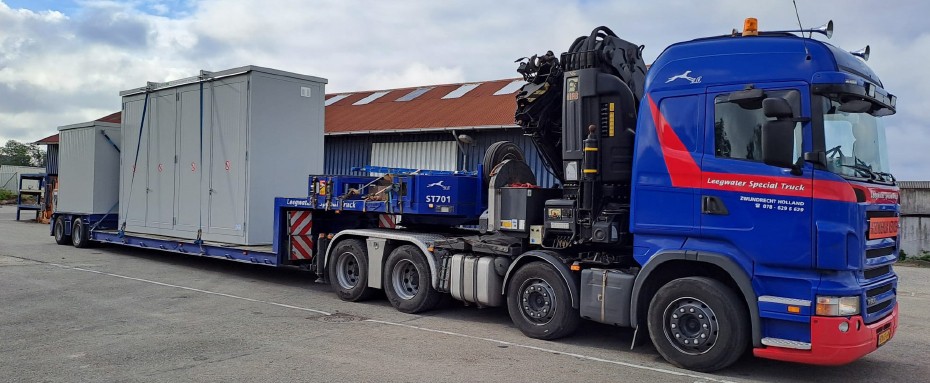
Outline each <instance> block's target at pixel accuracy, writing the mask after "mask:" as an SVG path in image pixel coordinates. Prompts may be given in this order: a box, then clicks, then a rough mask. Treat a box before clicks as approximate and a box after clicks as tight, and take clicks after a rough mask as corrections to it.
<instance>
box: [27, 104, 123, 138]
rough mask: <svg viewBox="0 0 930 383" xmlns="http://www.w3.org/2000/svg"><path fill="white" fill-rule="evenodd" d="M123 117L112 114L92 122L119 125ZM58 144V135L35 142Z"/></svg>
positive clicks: (116, 113) (119, 113) (120, 113)
mask: <svg viewBox="0 0 930 383" xmlns="http://www.w3.org/2000/svg"><path fill="white" fill-rule="evenodd" d="M122 115H123V113H122V112H115V113H110V114H108V115H106V116H103V117H100V118H98V119H96V120H94V121H91V122H106V123H110V124H119V123H120V121H121V120H122ZM77 125H91V124H90V123H83V124H77ZM69 126H70V125H69ZM58 143H59V139H58V134H53V135H51V136H48V137H45V138H43V139H41V140H38V141H36V142H34V144H36V145H58Z"/></svg>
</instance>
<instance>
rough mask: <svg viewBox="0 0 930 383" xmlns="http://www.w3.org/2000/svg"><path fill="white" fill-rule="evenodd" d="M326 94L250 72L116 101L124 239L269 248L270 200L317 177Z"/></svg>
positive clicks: (316, 86) (293, 80)
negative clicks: (130, 235) (132, 235)
mask: <svg viewBox="0 0 930 383" xmlns="http://www.w3.org/2000/svg"><path fill="white" fill-rule="evenodd" d="M325 84H326V80H325V79H322V78H319V77H313V76H305V75H300V74H295V73H289V72H283V71H279V70H274V69H268V68H261V67H256V66H247V67H242V68H234V69H230V70H225V71H221V72H212V73H211V72H202V73H201V76H199V77H193V78H189V79H182V80H177V81H172V82H168V83H149V85H148V86H147V87H144V88H138V89H133V90H128V91H123V92H120V95H121V96H123V118H122V129H123V136H124V142H125V143H126V145H124V146H126V149H125V150H123V152H122V177H121V183H120V190H121V192H120V201H121V204H122V205H121V207H120V220H121V221H125V223H126V231H128V232H138V233H145V234H155V235H165V236H171V237H178V238H184V239H195V238H196V237H197V232H198V230H202V232H203V236H202V239H203V240H206V241H215V242H223V243H231V244H237V245H265V244H270V243H271V242H272V231H273V219H274V211H273V208H274V197H285V196H306V195H307V175H308V174H312V173H317V174H318V173H322V171H323V98H324V94H325V91H324V86H325ZM146 94H147V95H148V101H146ZM143 111H145V118H144V120H143V118H142V117H143V116H142V114H143ZM140 132H141V139H140ZM136 147H138V148H139V150H138V155H137V154H136ZM137 156H138V158H137ZM121 223H122V222H121Z"/></svg>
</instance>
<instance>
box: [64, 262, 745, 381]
mask: <svg viewBox="0 0 930 383" xmlns="http://www.w3.org/2000/svg"><path fill="white" fill-rule="evenodd" d="M46 264H47V265H50V266H55V267H59V268H62V269H68V270H76V271H84V272H88V273H94V274H99V275H106V276H109V277H114V278H121V279H127V280H130V281H137V282H144V283H151V284H153V285H158V286H165V287H173V288H176V289H182V290H188V291H196V292H199V293H204V294H209V295H216V296H221V297H226V298H232V299H239V300H243V301H246V302H254V303H264V304H267V305H272V306H277V307H283V308H288V309H294V310H301V311H308V312H314V313H318V314H323V315H332V313H328V312H326V311H322V310H316V309H311V308H306V307H300V306H294V305H289V304H284V303H277V302H271V301H265V300H261V299H254V298H247V297H241V296H238V295H232V294H226V293H219V292H215V291H209V290H203V289H198V288H194V287H187V286H179V285H173V284H170V283H164V282H158V281H153V280H150V279H143V278H136V277H130V276H126V275H120V274H113V273H107V272H104V271H98V270H91V269H85V268H82V267H74V266H67V265H61V264H57V263H46ZM365 322H369V323H378V324H383V325H389V326H398V327H405V328H409V329H413V330H419V331H425V332H431V333H437V334H443V335H449V336H456V337H461V338H467V339H473V340H481V341H485V342H491V343H496V344H500V345H506V346H511V347H518V348H523V349H527V350H534V351H541V352H546V353H550V354H557V355H564V356H571V357H575V358H579V359H584V360H589V361H592V362H600V363H607V364H613V365H617V366H624V367H630V368H635V369H639V370H646V371H652V372H658V373H662V374H667V375H674V376H681V377H688V378H694V379H699V380H701V381H710V382H719V383H734V382H732V381H729V380H724V379H718V378H715V377H712V376H707V375H697V374H694V373H689V372H686V371H684V370H681V371H675V370H669V369H664V368H658V367H649V366H644V365H641V364H635V363H629V362H621V361H618V360H610V359H604V358H598V357H595V356H588V355H583V354H577V353H573V352H566V351H559V350H553V349H548V348H543V347H536V346H530V345H525V344H520V343H513V342H508V341H504V340H498V339H493V338H485V337H480V336H474V335H468V334H462V333H457V332H452V331H445V330H436V329H431V328H426V327H419V326H413V325H409V324H403V323H396V322H389V321H382V320H377V319H366V320H365Z"/></svg>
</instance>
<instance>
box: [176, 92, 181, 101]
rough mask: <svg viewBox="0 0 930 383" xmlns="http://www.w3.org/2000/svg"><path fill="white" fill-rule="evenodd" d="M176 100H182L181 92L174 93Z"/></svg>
mask: <svg viewBox="0 0 930 383" xmlns="http://www.w3.org/2000/svg"><path fill="white" fill-rule="evenodd" d="M174 100H175V101H181V94H180V93H175V94H174Z"/></svg>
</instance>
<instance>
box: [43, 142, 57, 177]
mask: <svg viewBox="0 0 930 383" xmlns="http://www.w3.org/2000/svg"><path fill="white" fill-rule="evenodd" d="M45 172H46V173H48V175H51V176H54V175H58V144H54V145H48V152H47V155H46V160H45Z"/></svg>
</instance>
